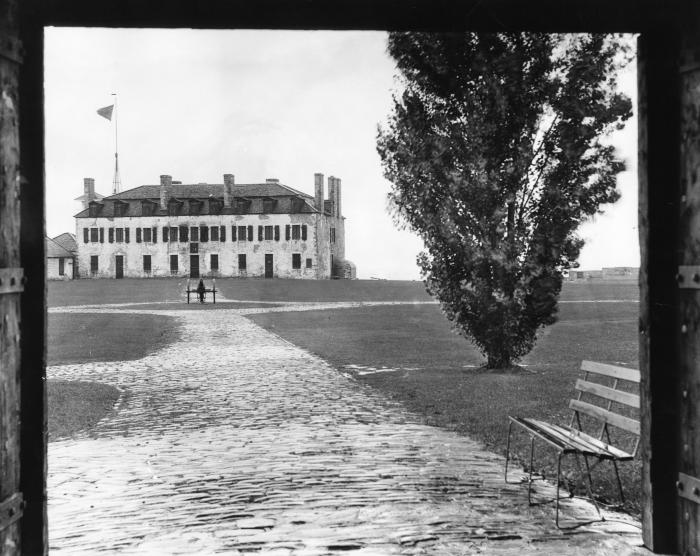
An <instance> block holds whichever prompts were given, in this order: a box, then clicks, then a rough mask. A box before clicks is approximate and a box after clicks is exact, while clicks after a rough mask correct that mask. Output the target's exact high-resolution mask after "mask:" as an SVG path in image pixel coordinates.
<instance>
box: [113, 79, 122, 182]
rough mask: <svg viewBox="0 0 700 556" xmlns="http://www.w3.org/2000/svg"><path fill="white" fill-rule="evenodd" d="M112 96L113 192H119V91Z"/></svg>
mask: <svg viewBox="0 0 700 556" xmlns="http://www.w3.org/2000/svg"><path fill="white" fill-rule="evenodd" d="M112 96H113V97H114V182H113V184H112V186H113V187H112V194H117V193H119V189H120V188H121V179H120V178H119V139H118V138H119V131H118V130H119V125H118V117H119V114H118V112H119V111H118V110H117V93H112Z"/></svg>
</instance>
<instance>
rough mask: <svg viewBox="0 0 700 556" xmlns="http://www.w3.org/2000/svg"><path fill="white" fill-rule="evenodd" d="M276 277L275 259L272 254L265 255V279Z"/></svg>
mask: <svg viewBox="0 0 700 556" xmlns="http://www.w3.org/2000/svg"><path fill="white" fill-rule="evenodd" d="M274 277H275V257H274V255H273V254H272V253H265V278H274Z"/></svg>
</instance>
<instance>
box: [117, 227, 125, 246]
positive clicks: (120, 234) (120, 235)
mask: <svg viewBox="0 0 700 556" xmlns="http://www.w3.org/2000/svg"><path fill="white" fill-rule="evenodd" d="M116 234H117V243H123V242H124V228H116Z"/></svg>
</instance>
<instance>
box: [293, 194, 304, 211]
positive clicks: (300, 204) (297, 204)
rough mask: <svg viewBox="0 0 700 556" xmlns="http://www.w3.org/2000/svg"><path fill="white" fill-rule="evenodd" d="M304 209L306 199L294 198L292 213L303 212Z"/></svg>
mask: <svg viewBox="0 0 700 556" xmlns="http://www.w3.org/2000/svg"><path fill="white" fill-rule="evenodd" d="M303 209H304V199H302V198H301V197H292V212H301V211H302V210H303Z"/></svg>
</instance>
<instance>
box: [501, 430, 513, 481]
mask: <svg viewBox="0 0 700 556" xmlns="http://www.w3.org/2000/svg"><path fill="white" fill-rule="evenodd" d="M512 430H513V421H511V422H510V423H509V424H508V442H507V443H506V472H505V476H504V477H503V480H504V481H505V482H506V483H507V482H508V459H509V458H510V433H511V431H512Z"/></svg>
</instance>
